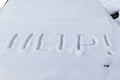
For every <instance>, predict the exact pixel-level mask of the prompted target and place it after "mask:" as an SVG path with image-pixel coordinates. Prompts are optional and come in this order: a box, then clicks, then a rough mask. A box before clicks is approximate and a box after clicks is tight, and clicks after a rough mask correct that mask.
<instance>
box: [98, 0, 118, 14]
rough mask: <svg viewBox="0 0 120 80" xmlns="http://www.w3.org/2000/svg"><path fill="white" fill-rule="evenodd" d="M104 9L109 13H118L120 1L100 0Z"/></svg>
mask: <svg viewBox="0 0 120 80" xmlns="http://www.w3.org/2000/svg"><path fill="white" fill-rule="evenodd" d="M100 1H101V3H102V5H103V6H104V7H105V9H106V10H107V11H108V12H109V13H110V14H112V13H114V12H116V11H120V0H100Z"/></svg>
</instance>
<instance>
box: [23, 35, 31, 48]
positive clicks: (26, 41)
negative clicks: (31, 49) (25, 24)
mask: <svg viewBox="0 0 120 80" xmlns="http://www.w3.org/2000/svg"><path fill="white" fill-rule="evenodd" d="M32 36H33V33H31V34H30V35H29V36H28V37H27V38H26V40H25V42H24V44H23V48H22V49H26V47H27V45H28V43H29V41H30V39H31V38H32Z"/></svg>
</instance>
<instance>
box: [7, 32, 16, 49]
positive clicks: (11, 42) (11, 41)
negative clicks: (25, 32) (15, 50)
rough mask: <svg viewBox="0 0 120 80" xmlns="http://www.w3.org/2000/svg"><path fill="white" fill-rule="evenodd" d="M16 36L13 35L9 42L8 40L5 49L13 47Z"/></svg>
mask: <svg viewBox="0 0 120 80" xmlns="http://www.w3.org/2000/svg"><path fill="white" fill-rule="evenodd" d="M17 36H18V34H15V35H14V36H13V37H12V38H11V40H10V42H9V44H8V47H7V48H9V49H11V48H12V47H13V45H14V42H15V40H16V38H17Z"/></svg>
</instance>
